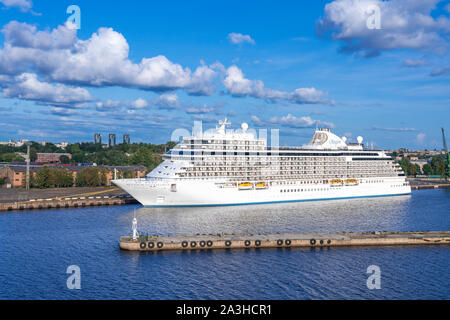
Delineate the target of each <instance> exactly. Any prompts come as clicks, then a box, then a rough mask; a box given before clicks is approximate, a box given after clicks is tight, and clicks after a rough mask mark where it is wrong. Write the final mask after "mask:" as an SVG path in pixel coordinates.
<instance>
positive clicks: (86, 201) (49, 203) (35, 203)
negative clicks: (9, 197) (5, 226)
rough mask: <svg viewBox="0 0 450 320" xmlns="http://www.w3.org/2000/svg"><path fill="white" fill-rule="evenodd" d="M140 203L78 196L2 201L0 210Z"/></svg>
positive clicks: (105, 197)
mask: <svg viewBox="0 0 450 320" xmlns="http://www.w3.org/2000/svg"><path fill="white" fill-rule="evenodd" d="M136 203H138V202H137V201H136V200H135V199H133V198H116V197H109V196H103V197H100V196H97V197H78V198H63V199H37V200H30V201H23V202H2V203H0V212H2V211H17V210H21V211H23V210H41V209H63V208H85V207H97V206H117V205H124V204H136Z"/></svg>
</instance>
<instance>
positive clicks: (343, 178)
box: [112, 119, 411, 207]
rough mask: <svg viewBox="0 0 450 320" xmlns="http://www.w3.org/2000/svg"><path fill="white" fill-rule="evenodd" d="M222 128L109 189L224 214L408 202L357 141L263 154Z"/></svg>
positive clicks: (377, 156) (391, 168)
mask: <svg viewBox="0 0 450 320" xmlns="http://www.w3.org/2000/svg"><path fill="white" fill-rule="evenodd" d="M227 125H229V123H228V122H227V120H226V119H225V121H219V126H217V127H216V129H215V130H209V132H208V131H207V132H205V133H202V132H200V133H198V134H195V135H192V136H191V137H184V138H183V139H182V141H181V142H180V143H179V144H177V145H176V146H175V147H174V148H173V149H171V150H169V151H168V152H167V153H166V154H165V155H164V156H163V160H164V161H163V162H162V163H161V164H160V165H159V166H158V167H156V168H155V169H154V170H153V171H151V172H150V173H149V174H148V175H147V176H146V178H144V179H119V180H113V181H112V182H113V183H114V184H115V185H117V186H119V187H120V188H122V189H123V190H125V191H126V192H128V193H129V194H130V195H131V196H133V197H134V198H135V199H136V200H138V201H139V202H140V203H141V204H142V205H144V206H148V207H178V206H180V207H188V206H226V205H249V204H265V203H281V202H296V201H314V200H331V199H349V198H362V197H381V196H397V195H408V194H410V193H411V187H410V185H409V183H408V182H407V181H406V178H405V174H404V172H403V171H402V169H401V167H400V166H399V165H398V164H396V163H395V162H394V161H393V160H392V158H391V157H389V156H387V155H386V153H385V152H384V151H382V150H367V149H365V148H364V145H363V143H362V142H363V139H362V137H358V139H357V142H354V143H347V139H346V138H345V137H343V138H340V137H339V136H337V135H335V134H333V133H332V132H331V130H330V129H329V128H317V129H316V130H315V132H314V135H313V137H312V139H311V141H310V142H309V143H308V144H307V145H304V146H302V147H269V146H267V141H266V139H260V138H257V137H256V134H254V133H252V132H249V130H248V125H247V124H246V123H243V124H242V125H241V129H239V130H236V131H232V130H227V129H226V127H227Z"/></svg>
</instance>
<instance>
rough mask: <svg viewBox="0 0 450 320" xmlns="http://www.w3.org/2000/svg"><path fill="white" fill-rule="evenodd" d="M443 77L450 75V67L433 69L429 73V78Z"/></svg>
mask: <svg viewBox="0 0 450 320" xmlns="http://www.w3.org/2000/svg"><path fill="white" fill-rule="evenodd" d="M445 75H450V66H448V67H443V68H437V69H434V70H433V71H431V73H430V76H432V77H438V76H445Z"/></svg>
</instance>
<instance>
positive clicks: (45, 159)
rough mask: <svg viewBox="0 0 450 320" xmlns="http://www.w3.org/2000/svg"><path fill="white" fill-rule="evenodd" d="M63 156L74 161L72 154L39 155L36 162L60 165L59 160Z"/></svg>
mask: <svg viewBox="0 0 450 320" xmlns="http://www.w3.org/2000/svg"><path fill="white" fill-rule="evenodd" d="M61 156H66V157H68V158H69V159H72V155H71V154H70V153H38V154H37V159H36V162H39V163H59V162H60V160H59V158H60V157H61Z"/></svg>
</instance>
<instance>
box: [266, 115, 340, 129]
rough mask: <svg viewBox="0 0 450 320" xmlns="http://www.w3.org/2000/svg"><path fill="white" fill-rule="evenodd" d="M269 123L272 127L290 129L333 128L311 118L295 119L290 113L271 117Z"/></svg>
mask: <svg viewBox="0 0 450 320" xmlns="http://www.w3.org/2000/svg"><path fill="white" fill-rule="evenodd" d="M269 122H270V123H272V124H274V125H280V126H285V127H291V128H310V127H314V126H315V125H322V126H326V127H329V128H334V124H332V123H330V122H322V121H320V120H314V119H312V118H311V117H307V116H304V117H296V116H293V115H292V114H290V113H289V114H288V115H287V116H282V117H272V118H270V120H269Z"/></svg>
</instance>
